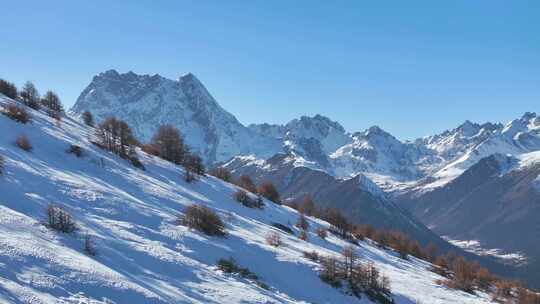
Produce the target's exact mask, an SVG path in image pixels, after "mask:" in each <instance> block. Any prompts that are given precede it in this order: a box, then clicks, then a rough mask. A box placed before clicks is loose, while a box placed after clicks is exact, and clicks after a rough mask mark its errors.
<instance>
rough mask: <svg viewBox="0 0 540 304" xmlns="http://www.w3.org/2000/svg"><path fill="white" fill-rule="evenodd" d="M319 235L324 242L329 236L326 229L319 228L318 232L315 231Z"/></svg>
mask: <svg viewBox="0 0 540 304" xmlns="http://www.w3.org/2000/svg"><path fill="white" fill-rule="evenodd" d="M315 232H316V233H317V235H318V236H319V237H320V238H321V239H323V240H326V237H327V236H328V232H327V231H326V229H324V228H317V230H316V231H315Z"/></svg>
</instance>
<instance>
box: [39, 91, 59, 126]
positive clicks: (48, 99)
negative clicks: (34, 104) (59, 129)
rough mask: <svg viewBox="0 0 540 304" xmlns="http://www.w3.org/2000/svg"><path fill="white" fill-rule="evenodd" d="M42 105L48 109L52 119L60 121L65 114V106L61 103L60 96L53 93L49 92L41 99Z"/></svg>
mask: <svg viewBox="0 0 540 304" xmlns="http://www.w3.org/2000/svg"><path fill="white" fill-rule="evenodd" d="M41 104H42V105H43V106H44V107H45V108H46V109H47V115H49V116H50V117H52V118H54V119H57V120H60V119H61V118H62V114H63V113H64V106H63V105H62V102H61V101H60V98H59V97H58V95H56V93H55V92H53V91H47V93H45V95H44V96H43V98H42V99H41Z"/></svg>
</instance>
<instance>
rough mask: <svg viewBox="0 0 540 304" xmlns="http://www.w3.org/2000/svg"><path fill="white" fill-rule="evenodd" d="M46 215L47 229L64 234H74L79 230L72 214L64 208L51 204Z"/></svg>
mask: <svg viewBox="0 0 540 304" xmlns="http://www.w3.org/2000/svg"><path fill="white" fill-rule="evenodd" d="M46 213H47V227H49V228H51V229H54V230H56V231H60V232H63V233H72V232H74V231H75V230H76V229H77V226H76V224H75V221H74V220H73V217H72V216H71V214H69V212H67V211H66V210H64V209H63V208H62V207H60V206H57V205H55V204H49V205H48V206H47V210H46Z"/></svg>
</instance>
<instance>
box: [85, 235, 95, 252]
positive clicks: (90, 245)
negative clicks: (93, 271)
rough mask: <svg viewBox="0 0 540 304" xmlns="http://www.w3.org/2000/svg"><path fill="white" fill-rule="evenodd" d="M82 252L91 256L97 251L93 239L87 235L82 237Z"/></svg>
mask: <svg viewBox="0 0 540 304" xmlns="http://www.w3.org/2000/svg"><path fill="white" fill-rule="evenodd" d="M84 252H86V254H88V255H91V256H95V255H97V249H96V244H95V243H94V239H93V238H92V236H91V235H90V234H88V233H86V234H85V235H84Z"/></svg>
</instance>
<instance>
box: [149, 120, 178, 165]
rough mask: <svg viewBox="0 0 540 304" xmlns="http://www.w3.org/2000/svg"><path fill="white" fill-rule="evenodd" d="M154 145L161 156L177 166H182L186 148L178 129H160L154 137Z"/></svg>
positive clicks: (171, 127)
mask: <svg viewBox="0 0 540 304" xmlns="http://www.w3.org/2000/svg"><path fill="white" fill-rule="evenodd" d="M152 144H153V145H154V146H155V147H156V148H157V149H158V151H159V156H160V157H161V158H163V159H165V160H168V161H170V162H172V163H175V164H182V163H183V162H184V160H185V159H184V158H185V156H186V152H187V151H186V146H185V145H184V140H183V138H182V136H181V135H180V132H179V131H178V129H176V128H175V127H174V126H172V125H163V126H161V127H159V129H158V130H157V132H156V134H154V136H153V137H152Z"/></svg>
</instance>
